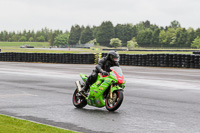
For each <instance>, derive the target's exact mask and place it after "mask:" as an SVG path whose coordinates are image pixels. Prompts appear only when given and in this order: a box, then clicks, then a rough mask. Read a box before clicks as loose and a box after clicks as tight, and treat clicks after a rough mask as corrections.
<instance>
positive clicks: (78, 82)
mask: <svg viewBox="0 0 200 133" xmlns="http://www.w3.org/2000/svg"><path fill="white" fill-rule="evenodd" d="M75 84H76V87H77V88H78V92H80V91H81V90H82V88H81V84H80V81H76V82H75Z"/></svg>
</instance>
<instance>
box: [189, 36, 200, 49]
mask: <svg viewBox="0 0 200 133" xmlns="http://www.w3.org/2000/svg"><path fill="white" fill-rule="evenodd" d="M191 47H192V48H200V38H199V36H198V37H197V38H195V39H194V41H193V42H192V44H191Z"/></svg>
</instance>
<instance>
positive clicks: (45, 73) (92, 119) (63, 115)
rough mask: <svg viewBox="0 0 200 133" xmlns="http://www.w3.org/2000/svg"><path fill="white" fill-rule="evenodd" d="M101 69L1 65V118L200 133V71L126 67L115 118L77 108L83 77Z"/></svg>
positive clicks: (90, 130) (123, 132) (146, 132)
mask: <svg viewBox="0 0 200 133" xmlns="http://www.w3.org/2000/svg"><path fill="white" fill-rule="evenodd" d="M94 67H95V65H79V64H74V65H72V64H41V63H13V62H12V63H11V62H0V114H5V115H10V116H15V117H19V118H23V119H28V120H32V121H36V122H40V123H45V124H49V125H53V126H58V127H62V128H66V129H71V130H75V131H81V132H85V133H95V132H113V133H131V132H135V133H199V132H200V69H177V68H156V67H155V68H153V67H134V66H122V70H123V72H124V75H125V78H126V81H127V84H126V88H125V92H124V101H123V103H122V105H121V107H120V108H119V109H118V110H117V111H116V112H114V113H112V112H108V111H107V110H106V109H105V108H95V107H91V106H86V107H85V108H84V109H76V108H75V107H74V106H73V104H72V94H73V92H74V89H75V83H74V82H75V81H76V80H80V77H79V73H85V74H90V73H91V72H92V69H94Z"/></svg>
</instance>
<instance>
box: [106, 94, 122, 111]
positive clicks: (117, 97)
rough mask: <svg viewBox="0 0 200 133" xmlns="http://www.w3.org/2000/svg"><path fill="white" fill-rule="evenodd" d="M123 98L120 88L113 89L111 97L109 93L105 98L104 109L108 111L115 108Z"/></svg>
mask: <svg viewBox="0 0 200 133" xmlns="http://www.w3.org/2000/svg"><path fill="white" fill-rule="evenodd" d="M123 98H124V94H123V92H122V91H121V90H117V91H114V92H113V97H112V99H111V98H110V95H109V96H108V97H107V98H106V109H107V110H108V111H115V110H117V109H118V108H119V107H120V105H121V104H122V101H123Z"/></svg>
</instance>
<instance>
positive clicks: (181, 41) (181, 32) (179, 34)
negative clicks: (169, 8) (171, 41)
mask: <svg viewBox="0 0 200 133" xmlns="http://www.w3.org/2000/svg"><path fill="white" fill-rule="evenodd" d="M175 34H176V41H175V46H176V47H186V42H187V31H186V29H185V28H177V29H176V32H175Z"/></svg>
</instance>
